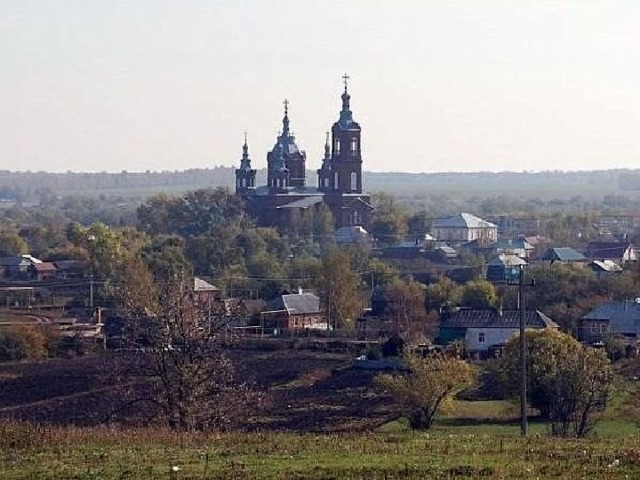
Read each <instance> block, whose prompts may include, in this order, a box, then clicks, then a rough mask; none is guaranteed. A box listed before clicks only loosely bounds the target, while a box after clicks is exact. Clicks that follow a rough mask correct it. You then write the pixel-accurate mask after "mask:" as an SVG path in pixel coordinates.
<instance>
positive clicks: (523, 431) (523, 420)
mask: <svg viewBox="0 0 640 480" xmlns="http://www.w3.org/2000/svg"><path fill="white" fill-rule="evenodd" d="M518 307H519V310H520V435H522V436H523V437H526V436H527V430H528V425H527V339H526V336H525V330H526V329H525V316H526V310H525V304H524V265H521V266H520V277H519V281H518Z"/></svg>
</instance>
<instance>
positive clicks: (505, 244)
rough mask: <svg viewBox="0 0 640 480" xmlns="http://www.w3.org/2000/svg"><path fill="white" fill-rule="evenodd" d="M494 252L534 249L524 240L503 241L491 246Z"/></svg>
mask: <svg viewBox="0 0 640 480" xmlns="http://www.w3.org/2000/svg"><path fill="white" fill-rule="evenodd" d="M493 248H494V250H515V249H518V250H533V249H534V247H533V245H531V244H530V243H529V242H527V241H526V240H525V239H524V238H516V239H511V238H510V239H503V240H498V241H497V242H496V243H494V244H493Z"/></svg>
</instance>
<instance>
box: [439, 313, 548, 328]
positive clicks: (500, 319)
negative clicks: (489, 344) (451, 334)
mask: <svg viewBox="0 0 640 480" xmlns="http://www.w3.org/2000/svg"><path fill="white" fill-rule="evenodd" d="M525 325H526V327H527V328H558V324H557V323H556V322H554V321H553V320H551V319H550V318H549V317H547V316H546V315H545V314H544V313H542V312H540V311H539V310H527V311H526V312H525ZM519 326H520V311H519V310H502V311H500V310H465V309H461V310H458V311H454V312H448V313H446V314H444V315H443V316H442V319H441V321H440V328H443V327H444V328H519Z"/></svg>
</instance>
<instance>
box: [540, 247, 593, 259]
mask: <svg viewBox="0 0 640 480" xmlns="http://www.w3.org/2000/svg"><path fill="white" fill-rule="evenodd" d="M541 259H542V260H548V261H553V262H584V261H586V260H587V258H586V257H585V256H584V255H583V254H581V253H580V252H578V251H577V250H574V249H573V248H571V247H556V248H550V249H549V250H547V251H546V252H545V253H544V255H543V256H542V257H541Z"/></svg>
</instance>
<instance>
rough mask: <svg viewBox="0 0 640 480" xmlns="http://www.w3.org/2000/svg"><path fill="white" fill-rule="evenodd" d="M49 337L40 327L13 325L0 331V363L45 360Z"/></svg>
mask: <svg viewBox="0 0 640 480" xmlns="http://www.w3.org/2000/svg"><path fill="white" fill-rule="evenodd" d="M46 356H47V336H46V335H45V331H44V329H43V328H42V327H41V326H39V325H12V326H10V327H8V328H6V329H3V330H0V361H11V360H23V359H26V358H45V357H46Z"/></svg>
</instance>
